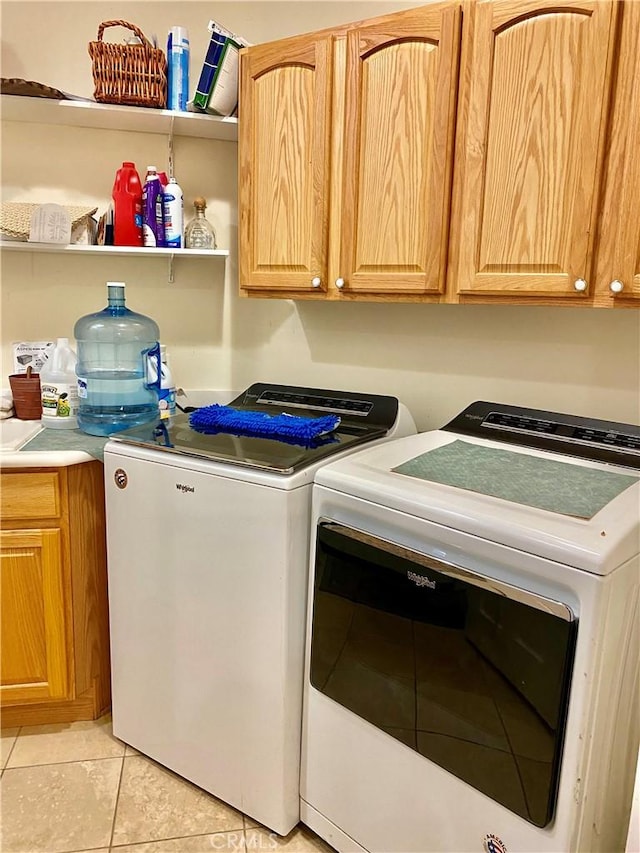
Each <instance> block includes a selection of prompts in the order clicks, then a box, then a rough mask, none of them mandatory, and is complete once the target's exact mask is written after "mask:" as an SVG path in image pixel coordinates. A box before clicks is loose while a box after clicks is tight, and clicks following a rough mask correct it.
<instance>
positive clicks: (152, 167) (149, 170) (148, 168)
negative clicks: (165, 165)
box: [147, 166, 158, 172]
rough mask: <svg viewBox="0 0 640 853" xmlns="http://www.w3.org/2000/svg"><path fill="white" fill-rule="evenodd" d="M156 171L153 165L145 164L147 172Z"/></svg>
mask: <svg viewBox="0 0 640 853" xmlns="http://www.w3.org/2000/svg"><path fill="white" fill-rule="evenodd" d="M157 171H158V170H157V169H156V167H155V166H147V172H157Z"/></svg>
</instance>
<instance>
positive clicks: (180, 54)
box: [167, 27, 189, 112]
mask: <svg viewBox="0 0 640 853" xmlns="http://www.w3.org/2000/svg"><path fill="white" fill-rule="evenodd" d="M167 81H168V84H169V85H168V89H169V92H168V97H167V107H168V109H170V110H181V111H182V112H185V111H186V109H187V101H188V99H189V34H188V32H187V29H186V27H171V29H170V30H169V38H168V40H167Z"/></svg>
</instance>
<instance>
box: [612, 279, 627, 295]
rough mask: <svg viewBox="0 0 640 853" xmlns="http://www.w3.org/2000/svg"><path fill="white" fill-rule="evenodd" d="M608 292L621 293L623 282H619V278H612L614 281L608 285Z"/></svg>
mask: <svg viewBox="0 0 640 853" xmlns="http://www.w3.org/2000/svg"><path fill="white" fill-rule="evenodd" d="M609 290H610V291H611V293H622V291H623V290H624V282H623V281H620V279H619V278H614V280H613V281H612V282H611V284H610V285H609Z"/></svg>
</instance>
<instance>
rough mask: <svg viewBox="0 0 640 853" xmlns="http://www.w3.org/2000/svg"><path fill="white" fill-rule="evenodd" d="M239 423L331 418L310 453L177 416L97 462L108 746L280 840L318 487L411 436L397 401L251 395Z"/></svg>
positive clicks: (242, 399)
mask: <svg viewBox="0 0 640 853" xmlns="http://www.w3.org/2000/svg"><path fill="white" fill-rule="evenodd" d="M230 405H231V406H233V408H235V409H238V410H239V411H241V412H242V411H259V412H263V413H266V414H280V413H281V412H287V413H288V414H292V415H302V416H306V417H313V416H318V415H327V414H329V413H331V414H338V415H339V416H340V417H341V423H340V425H339V427H338V429H337V430H336V431H335V432H333V433H331V434H330V435H329V436H326V437H324V438H320V439H318V440H317V441H314V442H311V443H308V444H306V445H301V444H293V443H288V442H287V441H284V440H282V441H280V440H274V439H266V438H249V437H246V436H239V435H234V434H228V433H219V434H217V435H203V434H201V433H199V432H196V431H195V430H193V429H192V428H191V427H190V425H189V419H188V417H187V416H186V415H178V416H176V417H174V418H171V419H170V420H169V421H168V422H167V421H160V422H158V423H152V424H148V425H145V426H142V427H136V428H134V429H130V430H126V431H125V432H121V433H118V434H116V435H114V436H112V440H110V441H109V442H108V443H107V445H106V447H105V456H104V459H105V482H106V504H107V550H108V580H109V609H110V629H111V666H112V687H113V731H114V734H115V735H116V737H118V738H120V739H121V740H123V741H124V742H125V743H128V744H131V746H133V747H135V748H136V749H138V750H140V751H141V752H143V753H144V754H145V755H148V756H150V757H151V758H153V759H155V760H156V761H158V762H160V763H161V764H163V765H164V766H166V767H168V768H170V769H171V770H173V771H175V772H176V773H178V774H180V775H182V776H184V777H185V778H186V779H189V780H190V781H192V782H194V783H195V784H196V785H199V786H200V787H201V788H204V789H205V790H206V791H209V792H210V793H212V794H215V795H216V796H217V797H219V798H220V799H222V800H224V801H226V802H227V803H230V804H231V805H233V806H235V807H236V808H238V809H240V810H241V811H242V812H244V813H246V814H248V815H250V816H251V817H253V818H255V819H256V820H257V821H260V823H262V824H264V825H265V826H267V827H269V828H270V829H273V830H275V831H276V832H278V833H281V834H283V835H284V834H286V833H288V832H289V831H290V830H291V829H292V827H293V826H295V824H296V823H297V822H298V820H299V765H300V730H301V713H302V710H301V708H302V673H303V654H304V636H305V617H306V595H307V570H308V554H309V540H310V508H311V489H312V482H313V476H314V474H315V472H316V471H317V470H318V468H319V467H320V466H321V465H322V464H323V463H324V462H326V461H327V459H329V458H332V457H335V456H336V455H338V456H339V455H345V454H347V453H349V452H351V451H352V450H353V449H354V448H356V447H359V446H361V445H362V444H363V443H365V442H373V443H375V442H378V441H385V440H388V439H389V438H392V437H398V436H401V435H407V434H409V433H412V432H415V425H414V423H413V419H412V418H411V416H410V415H409V413H408V411H407V409H406V408H405V407H404V406H402V405H401V404H399V403H398V401H397V400H396V399H395V398H394V397H385V396H380V395H368V394H359V393H348V392H343V391H330V390H322V389H314V388H299V387H291V386H280V385H268V384H256V385H252V386H251V387H250V388H248V389H247V390H246V391H245V392H244V393H243V394H241V395H240V396H239V397H238V398H237V399H236V400H234V401H233V402H232V403H231V404H230Z"/></svg>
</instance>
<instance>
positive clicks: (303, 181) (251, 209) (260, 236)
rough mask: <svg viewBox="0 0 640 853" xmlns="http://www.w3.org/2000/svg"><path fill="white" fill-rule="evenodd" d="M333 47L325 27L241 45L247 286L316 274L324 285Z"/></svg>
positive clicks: (299, 280) (272, 285)
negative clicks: (319, 31) (243, 47)
mask: <svg viewBox="0 0 640 853" xmlns="http://www.w3.org/2000/svg"><path fill="white" fill-rule="evenodd" d="M331 47H332V38H331V36H330V35H327V34H326V33H325V34H323V35H318V36H316V37H314V36H313V35H310V36H300V37H296V38H291V39H286V40H283V41H279V42H274V43H270V44H266V45H258V46H255V47H252V48H250V49H249V50H247V51H243V54H242V57H241V69H242V70H241V85H240V110H241V112H242V120H241V122H240V126H239V131H240V132H239V157H240V189H239V201H240V235H239V257H240V286H241V287H243V288H256V287H257V288H259V289H262V290H264V289H266V290H269V289H276V290H292V291H295V290H312V289H313V283H312V282H313V280H314V279H316V282H315V284H316V286H318V287H320V288H322V287H324V286H326V281H327V240H328V209H329V166H330V162H329V140H330V125H329V121H330V115H329V113H330V98H331ZM318 280H319V281H318Z"/></svg>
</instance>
